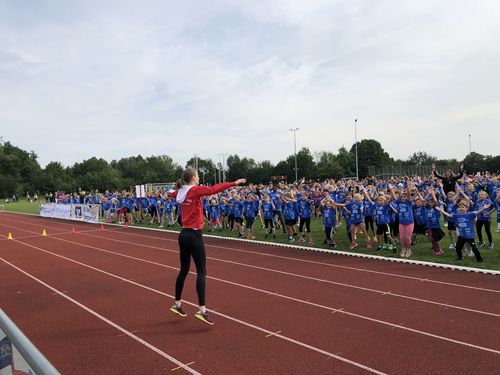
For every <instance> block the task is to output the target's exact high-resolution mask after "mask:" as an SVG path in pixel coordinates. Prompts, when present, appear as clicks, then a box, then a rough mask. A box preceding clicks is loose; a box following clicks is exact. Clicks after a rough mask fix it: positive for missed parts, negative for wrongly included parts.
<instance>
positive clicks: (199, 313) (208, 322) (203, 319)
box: [194, 310, 214, 326]
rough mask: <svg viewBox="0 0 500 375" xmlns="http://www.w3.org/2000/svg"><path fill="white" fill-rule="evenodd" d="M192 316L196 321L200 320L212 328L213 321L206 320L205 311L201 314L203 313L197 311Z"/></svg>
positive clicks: (206, 314)
mask: <svg viewBox="0 0 500 375" xmlns="http://www.w3.org/2000/svg"><path fill="white" fill-rule="evenodd" d="M194 316H195V318H196V319H199V320H201V321H202V322H203V323H207V324H210V325H211V326H213V325H214V322H213V321H211V320H210V319H209V318H208V313H207V312H206V311H205V312H203V311H201V310H199V311H198V312H197V313H196V314H195V315H194Z"/></svg>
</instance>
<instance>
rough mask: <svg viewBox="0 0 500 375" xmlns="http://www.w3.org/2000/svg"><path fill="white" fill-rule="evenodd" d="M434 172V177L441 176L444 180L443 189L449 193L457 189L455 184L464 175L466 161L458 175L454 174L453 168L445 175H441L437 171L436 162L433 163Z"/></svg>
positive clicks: (461, 165)
mask: <svg viewBox="0 0 500 375" xmlns="http://www.w3.org/2000/svg"><path fill="white" fill-rule="evenodd" d="M432 174H433V175H434V177H436V178H439V179H440V180H441V181H443V191H444V193H445V194H448V193H449V192H450V191H454V190H455V184H456V183H457V181H458V180H459V179H461V178H462V177H463V175H464V163H461V164H460V172H459V174H458V175H454V174H453V172H452V170H451V169H447V170H446V172H445V173H444V176H440V175H439V174H438V173H437V171H436V164H435V163H432Z"/></svg>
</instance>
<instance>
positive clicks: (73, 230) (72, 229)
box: [71, 225, 76, 233]
mask: <svg viewBox="0 0 500 375" xmlns="http://www.w3.org/2000/svg"><path fill="white" fill-rule="evenodd" d="M71 233H76V228H75V226H74V225H73V228H71Z"/></svg>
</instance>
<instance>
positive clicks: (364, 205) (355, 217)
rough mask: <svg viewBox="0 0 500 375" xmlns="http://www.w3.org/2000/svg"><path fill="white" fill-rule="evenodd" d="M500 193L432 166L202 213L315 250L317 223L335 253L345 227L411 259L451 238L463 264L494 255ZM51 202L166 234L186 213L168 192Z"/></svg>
mask: <svg viewBox="0 0 500 375" xmlns="http://www.w3.org/2000/svg"><path fill="white" fill-rule="evenodd" d="M499 186H500V176H499V175H496V174H490V173H488V172H486V173H482V174H466V173H465V172H464V171H463V166H461V170H460V171H459V173H458V174H453V172H452V171H450V170H448V171H446V172H445V173H444V175H440V174H439V173H438V172H437V170H436V169H435V167H433V174H432V175H430V176H425V177H421V176H411V177H410V176H394V177H392V178H390V179H377V178H375V177H367V178H365V179H363V180H360V181H357V180H354V179H341V180H334V179H327V180H324V181H312V180H311V181H305V180H301V181H299V182H298V183H293V184H288V183H286V182H283V181H282V182H274V183H269V184H256V185H253V184H249V185H247V186H243V187H237V188H234V189H230V190H226V191H224V192H222V193H220V194H217V195H213V196H210V197H206V198H205V199H204V200H203V208H204V212H205V217H206V221H207V223H208V227H209V230H210V231H230V232H233V233H234V235H235V236H237V237H246V238H248V239H254V238H255V234H254V230H253V229H254V226H255V225H259V226H262V228H264V229H265V239H274V238H276V236H285V237H286V239H287V240H288V241H289V242H297V243H299V244H307V245H313V244H314V239H313V236H312V234H311V233H312V229H311V222H312V221H313V222H314V221H318V222H320V223H321V225H322V228H323V233H324V244H327V245H328V246H329V247H331V248H336V247H337V243H336V241H335V237H336V234H338V231H339V230H342V229H340V227H341V226H343V227H344V229H343V230H345V231H346V235H347V237H348V238H349V243H350V244H349V249H351V250H352V249H355V248H356V247H358V246H361V245H362V244H363V243H364V245H365V246H366V247H367V248H368V249H372V248H373V250H374V251H383V250H389V251H393V252H399V255H400V256H401V257H411V256H412V246H413V245H414V244H415V243H416V241H417V240H418V238H419V237H423V238H425V240H427V241H429V242H430V243H431V246H432V252H433V254H435V255H436V256H438V255H441V254H442V253H443V251H444V249H443V248H442V247H441V240H442V239H443V238H444V237H445V236H446V235H447V236H448V238H449V243H450V244H449V246H448V247H449V249H455V251H456V253H457V259H459V260H460V259H461V258H462V254H468V255H473V254H475V256H476V259H477V260H478V261H482V258H481V255H480V252H479V250H478V249H479V248H481V247H483V246H487V247H488V249H491V250H492V249H493V248H494V243H493V238H492V233H491V222H492V221H494V216H495V215H494V212H495V211H498V210H499V209H500V189H499ZM45 201H46V202H57V203H80V204H99V205H100V206H101V213H102V217H103V219H104V220H105V221H107V222H114V223H120V224H129V225H130V224H133V223H146V224H148V225H156V226H158V227H160V228H163V227H173V226H175V225H177V224H176V223H179V222H180V220H181V207H180V206H179V205H178V204H177V203H176V201H175V199H173V198H170V197H169V196H168V192H167V191H166V190H154V191H148V192H147V193H146V195H145V196H144V197H137V196H136V195H135V194H134V193H132V192H127V191H122V192H110V191H106V192H104V193H99V192H98V191H94V192H81V193H73V194H63V193H48V194H46V195H45ZM496 216H497V219H496V231H497V232H498V231H499V230H500V215H496ZM256 221H257V222H256ZM483 232H484V235H485V236H486V237H484V236H483ZM476 237H477V240H478V241H477V243H476V242H475V241H474V239H475V238H476ZM360 238H361V239H362V240H363V241H362V242H360V241H359V239H360ZM471 239H472V240H471ZM486 241H487V243H486Z"/></svg>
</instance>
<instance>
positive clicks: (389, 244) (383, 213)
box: [363, 190, 396, 252]
mask: <svg viewBox="0 0 500 375" xmlns="http://www.w3.org/2000/svg"><path fill="white" fill-rule="evenodd" d="M363 192H364V194H365V198H366V200H367V201H369V202H370V203H371V204H372V205H373V211H374V213H375V221H376V223H377V231H376V237H375V238H376V242H377V243H378V246H377V251H381V250H382V249H384V250H385V249H390V250H392V251H393V252H396V247H395V246H394V241H393V239H392V237H391V232H390V228H389V221H390V214H391V209H390V208H389V201H388V199H387V198H386V197H385V196H379V197H378V198H377V202H375V203H373V201H372V199H371V198H370V196H369V195H368V193H367V192H366V191H365V190H364V191H363ZM382 236H383V237H384V245H383V246H382Z"/></svg>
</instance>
